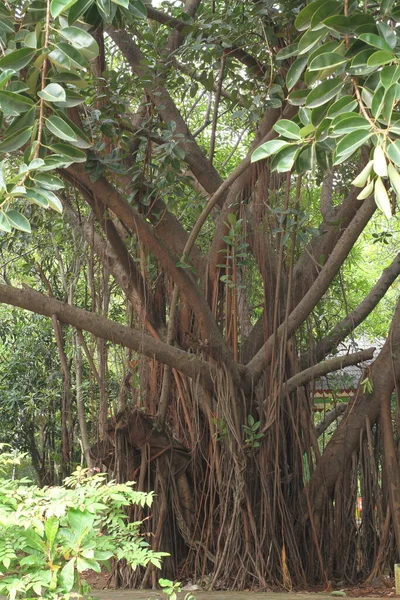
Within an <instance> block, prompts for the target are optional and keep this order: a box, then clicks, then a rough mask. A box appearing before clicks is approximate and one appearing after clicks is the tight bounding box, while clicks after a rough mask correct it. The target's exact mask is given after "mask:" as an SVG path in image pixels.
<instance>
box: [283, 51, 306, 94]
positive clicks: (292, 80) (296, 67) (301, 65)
mask: <svg viewBox="0 0 400 600" xmlns="http://www.w3.org/2000/svg"><path fill="white" fill-rule="evenodd" d="M307 61H308V57H307V56H299V58H297V59H296V60H295V61H294V62H293V63H292V64H291V65H290V68H289V70H288V72H287V75H286V87H287V89H288V91H290V90H291V89H292V88H293V87H294V86H295V85H296V83H297V82H298V81H299V79H300V77H301V74H302V73H303V71H304V69H305V66H306V64H307Z"/></svg>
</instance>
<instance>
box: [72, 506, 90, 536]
mask: <svg viewBox="0 0 400 600" xmlns="http://www.w3.org/2000/svg"><path fill="white" fill-rule="evenodd" d="M94 520H95V515H93V513H90V512H89V511H88V510H78V509H70V510H69V511H68V523H69V526H70V528H71V531H72V533H73V534H74V536H75V539H76V540H79V539H81V538H82V536H83V535H84V534H85V532H87V531H90V529H91V528H92V527H93V523H94Z"/></svg>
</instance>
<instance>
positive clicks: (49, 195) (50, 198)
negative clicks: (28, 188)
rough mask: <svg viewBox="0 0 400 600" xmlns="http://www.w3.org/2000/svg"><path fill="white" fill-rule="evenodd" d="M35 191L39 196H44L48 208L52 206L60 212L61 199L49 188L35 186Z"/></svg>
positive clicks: (61, 208)
mask: <svg viewBox="0 0 400 600" xmlns="http://www.w3.org/2000/svg"><path fill="white" fill-rule="evenodd" d="M35 192H36V193H37V194H40V195H41V196H44V198H46V200H47V202H48V205H49V207H50V208H52V209H53V210H55V211H56V212H58V213H60V214H62V211H63V207H62V203H61V200H60V199H59V198H58V196H56V195H55V194H54V193H53V192H52V191H51V190H48V189H45V188H36V189H35Z"/></svg>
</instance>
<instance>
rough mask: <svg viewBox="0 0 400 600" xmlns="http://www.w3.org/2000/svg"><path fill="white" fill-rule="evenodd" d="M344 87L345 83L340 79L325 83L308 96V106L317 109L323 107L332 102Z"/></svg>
mask: <svg viewBox="0 0 400 600" xmlns="http://www.w3.org/2000/svg"><path fill="white" fill-rule="evenodd" d="M342 87H343V81H342V79H340V78H339V77H336V78H335V79H328V80H327V81H323V82H322V83H320V84H319V85H318V86H317V87H315V88H314V89H313V90H311V92H310V93H309V94H308V96H307V98H306V106H308V108H315V107H317V106H322V105H323V104H326V102H329V100H332V98H334V97H335V96H336V95H337V94H338V93H339V92H340V90H341V88H342Z"/></svg>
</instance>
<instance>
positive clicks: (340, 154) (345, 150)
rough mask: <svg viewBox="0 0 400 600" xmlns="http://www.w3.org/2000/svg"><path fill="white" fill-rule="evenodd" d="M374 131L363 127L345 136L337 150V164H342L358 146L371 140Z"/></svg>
mask: <svg viewBox="0 0 400 600" xmlns="http://www.w3.org/2000/svg"><path fill="white" fill-rule="evenodd" d="M371 135H372V133H371V132H370V131H368V130H364V129H361V130H359V131H353V132H352V133H348V134H347V135H345V136H344V138H342V139H341V140H340V142H339V143H338V145H337V147H336V152H335V164H340V163H342V162H344V161H345V160H346V159H347V158H349V157H350V156H351V155H352V154H353V153H354V152H355V151H356V150H357V149H358V148H360V147H361V146H362V145H363V144H365V142H367V141H368V140H369V138H370V137H371Z"/></svg>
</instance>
